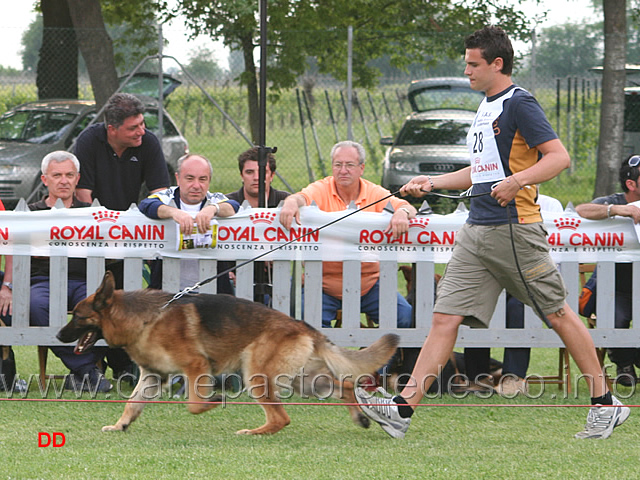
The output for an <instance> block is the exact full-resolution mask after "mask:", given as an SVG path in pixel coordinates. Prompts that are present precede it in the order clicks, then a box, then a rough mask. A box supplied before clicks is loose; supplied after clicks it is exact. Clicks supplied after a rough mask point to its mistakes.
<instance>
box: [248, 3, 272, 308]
mask: <svg viewBox="0 0 640 480" xmlns="http://www.w3.org/2000/svg"><path fill="white" fill-rule="evenodd" d="M259 83H260V106H259V110H260V113H259V124H258V207H260V208H265V207H266V206H267V199H266V190H267V188H266V185H265V184H266V173H267V155H268V154H269V153H270V152H271V151H274V152H275V150H276V149H275V148H273V149H271V148H267V147H266V146H265V145H266V140H267V0H260V79H259ZM256 265H257V267H258V268H255V269H254V274H255V278H254V279H253V283H254V287H253V299H254V300H255V301H256V302H259V303H264V300H265V295H266V294H271V291H270V286H269V285H267V284H266V281H265V280H266V277H267V275H266V272H265V267H266V264H264V263H262V262H260V263H257V264H256Z"/></svg>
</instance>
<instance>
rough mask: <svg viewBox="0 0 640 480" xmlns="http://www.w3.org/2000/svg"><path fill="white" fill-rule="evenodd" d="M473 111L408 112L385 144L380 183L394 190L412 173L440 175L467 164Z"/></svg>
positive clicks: (407, 179) (406, 180)
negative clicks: (468, 134) (400, 125)
mask: <svg viewBox="0 0 640 480" xmlns="http://www.w3.org/2000/svg"><path fill="white" fill-rule="evenodd" d="M474 117H475V112H472V111H469V110H444V109H443V110H428V111H424V112H419V113H412V114H411V115H409V116H408V117H407V118H406V120H405V121H404V124H403V125H402V128H401V129H400V132H399V133H398V135H397V137H396V139H395V141H394V140H393V138H392V137H382V138H381V139H380V143H381V144H382V145H387V146H389V148H388V149H387V152H386V155H385V158H384V164H383V166H382V186H383V187H385V188H387V189H389V190H390V191H392V192H395V191H397V190H398V189H399V188H400V187H401V186H402V185H404V184H405V183H407V182H408V181H409V180H411V179H412V178H413V177H415V176H416V175H441V174H443V173H449V172H455V171H456V170H460V169H461V168H464V167H467V166H469V164H470V163H469V151H468V150H467V143H466V137H467V132H468V131H469V127H470V126H471V123H472V122H473V119H474Z"/></svg>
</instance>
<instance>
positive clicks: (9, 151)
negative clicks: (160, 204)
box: [0, 95, 189, 208]
mask: <svg viewBox="0 0 640 480" xmlns="http://www.w3.org/2000/svg"><path fill="white" fill-rule="evenodd" d="M138 96H139V98H140V99H141V100H142V102H143V103H144V104H145V107H146V112H145V114H144V115H145V122H146V125H147V128H148V129H149V130H151V131H152V132H154V133H156V134H158V132H159V128H158V102H157V101H156V100H155V99H154V98H151V97H146V96H142V95H138ZM95 115H96V106H95V102H94V101H93V100H44V101H39V102H30V103H25V104H22V105H18V106H17V107H15V108H13V109H11V110H9V111H8V112H6V113H5V114H4V115H2V116H0V200H2V202H3V203H4V204H5V206H6V207H7V208H13V206H14V205H15V204H16V203H17V202H18V200H19V199H20V198H24V199H26V200H27V201H29V202H32V201H36V200H38V199H39V197H38V187H40V185H41V183H40V163H41V162H42V158H43V157H44V156H45V155H46V154H47V153H49V152H52V151H54V150H69V148H70V147H71V145H72V144H73V141H74V139H75V138H76V137H77V136H78V135H79V134H80V132H81V131H82V130H83V129H84V128H85V127H86V126H87V125H88V124H89V122H90V121H91V120H92V119H93V118H94V117H95ZM162 123H163V127H164V128H163V133H162V150H163V152H164V155H165V158H166V160H167V168H168V170H169V174H170V178H171V179H173V172H174V171H175V168H176V164H177V161H178V159H179V158H180V157H181V156H182V155H184V154H185V153H188V151H189V146H188V143H187V140H186V139H185V138H184V137H183V136H182V135H181V134H180V132H179V131H178V128H177V127H176V125H175V123H174V121H173V120H172V119H171V117H170V116H169V114H168V113H167V112H166V111H164V110H163V122H162Z"/></svg>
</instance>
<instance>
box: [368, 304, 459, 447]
mask: <svg viewBox="0 0 640 480" xmlns="http://www.w3.org/2000/svg"><path fill="white" fill-rule="evenodd" d="M463 319H464V317H462V316H458V315H446V314H443V313H434V315H433V320H432V324H431V330H430V331H429V335H428V336H427V339H426V340H425V342H424V344H423V346H422V350H420V355H419V356H418V360H417V361H416V365H415V367H414V368H413V372H412V373H411V378H410V379H409V381H408V382H407V384H406V385H405V387H404V389H403V390H402V392H401V393H400V395H398V396H395V397H392V396H391V395H388V394H386V396H385V397H384V398H383V397H372V396H371V395H370V394H369V393H367V392H366V391H364V390H362V389H360V388H358V389H356V398H357V400H358V403H359V404H360V407H361V408H362V411H363V412H364V413H365V415H367V416H368V417H369V418H371V419H372V420H373V421H375V422H377V423H379V424H380V426H381V427H382V429H383V430H384V431H385V432H387V433H388V434H389V435H391V436H392V437H394V438H404V435H405V433H406V432H407V430H408V428H409V425H410V424H411V415H412V414H413V411H414V409H415V407H416V406H417V405H418V404H419V403H420V400H422V397H423V396H424V394H425V393H426V392H427V391H428V390H429V387H430V386H431V384H432V383H433V381H434V380H435V379H436V378H437V376H438V374H439V373H440V371H441V370H442V369H443V368H444V366H445V365H446V363H447V360H448V359H449V357H450V355H451V352H452V351H453V347H454V345H455V343H456V338H457V336H458V327H459V326H460V324H461V323H462V320H463ZM379 390H382V389H379ZM381 393H383V394H384V393H385V392H381Z"/></svg>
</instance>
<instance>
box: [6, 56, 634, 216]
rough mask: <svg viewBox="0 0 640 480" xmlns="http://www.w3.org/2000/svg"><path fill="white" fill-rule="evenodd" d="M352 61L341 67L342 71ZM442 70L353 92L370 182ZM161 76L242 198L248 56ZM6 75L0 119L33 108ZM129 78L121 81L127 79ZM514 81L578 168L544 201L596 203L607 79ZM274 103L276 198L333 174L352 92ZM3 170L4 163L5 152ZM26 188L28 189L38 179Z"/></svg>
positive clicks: (278, 96) (217, 171) (198, 143)
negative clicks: (422, 83)
mask: <svg viewBox="0 0 640 480" xmlns="http://www.w3.org/2000/svg"><path fill="white" fill-rule="evenodd" d="M177 60H178V61H179V62H180V63H181V64H182V65H187V66H188V65H189V64H190V61H189V58H188V54H187V53H185V58H177ZM346 61H347V59H346V58H345V64H346ZM443 64H446V68H444V67H442V66H437V67H434V68H424V67H422V66H412V68H410V69H409V72H408V73H403V72H399V71H397V70H394V69H393V68H391V67H389V66H388V62H387V63H386V64H385V63H384V62H381V65H382V66H381V68H380V71H381V76H380V79H379V83H378V86H377V87H375V88H373V89H370V90H365V89H361V88H354V89H353V98H352V131H353V139H354V140H356V141H358V142H360V143H362V144H363V145H364V146H365V148H366V150H367V156H368V158H367V166H366V168H365V177H366V178H367V179H369V180H372V181H374V182H376V183H379V182H380V180H381V176H382V168H383V162H384V157H385V151H386V149H387V148H389V147H388V146H383V145H381V144H380V139H381V138H382V137H385V136H395V135H396V134H397V133H398V131H399V129H400V127H401V125H402V124H403V122H404V120H405V118H406V116H407V115H408V114H410V113H411V107H410V105H409V103H408V101H407V89H408V86H409V84H410V82H411V81H413V80H418V79H423V78H429V77H435V76H443V75H448V76H458V77H462V76H463V75H462V72H463V70H464V63H463V62H462V60H461V59H460V60H458V61H451V60H446V61H445V60H444V59H443ZM163 66H164V69H165V71H169V72H170V73H171V74H172V75H173V76H174V77H176V78H178V79H179V80H180V81H181V82H182V84H181V85H180V86H179V87H178V88H177V89H176V90H175V91H174V92H173V93H171V95H170V96H169V97H167V99H166V100H165V109H166V111H167V112H168V113H169V115H170V117H171V118H172V119H173V122H174V123H175V125H176V127H177V128H178V130H179V131H180V132H181V133H182V135H183V136H184V137H185V138H186V139H187V140H188V143H189V149H190V151H191V152H193V153H199V154H202V155H204V156H206V157H207V158H209V159H210V160H211V162H212V164H213V169H214V178H213V181H212V186H211V188H212V190H215V191H221V192H224V193H228V192H232V191H234V190H237V189H238V188H239V186H240V185H241V179H240V175H239V171H238V166H237V157H238V155H239V154H240V153H241V152H242V151H244V150H246V149H247V148H248V147H249V143H248V141H247V138H250V137H251V134H250V127H249V112H248V100H247V88H246V87H245V86H242V85H240V84H239V82H238V81H237V75H238V73H239V72H241V71H242V70H243V69H244V67H243V65H242V56H241V55H239V54H237V52H234V53H232V54H231V55H230V57H229V68H228V70H223V69H219V71H216V73H215V75H214V76H213V77H211V76H208V75H207V74H200V73H198V71H197V69H195V70H194V71H193V73H192V72H189V73H192V74H191V75H186V74H185V73H184V72H183V71H182V70H181V68H180V66H179V65H178V64H175V62H172V60H171V59H165V60H163ZM78 68H79V72H80V73H79V74H78V85H79V97H80V98H85V99H92V98H93V95H92V93H91V86H90V83H89V81H88V79H87V75H86V73H84V72H85V70H84V67H83V66H82V62H79V67H78ZM153 68H154V63H153V62H150V63H149V66H148V67H145V68H144V69H145V70H147V71H153ZM187 69H188V67H187ZM3 73H4V74H3V75H1V76H0V113H3V112H6V111H8V110H10V109H12V108H13V107H15V106H16V105H19V104H21V103H24V102H28V101H34V100H37V98H38V90H37V87H36V75H35V73H33V72H31V71H29V72H18V73H15V74H7V73H6V71H5V72H3ZM73 73H74V74H75V72H73ZM126 73H128V72H124V71H123V72H119V74H121V75H125V74H126ZM267 75H268V72H267ZM192 77H193V79H194V80H195V83H194V81H193V80H192ZM513 79H514V81H515V82H516V83H517V84H519V85H520V86H522V87H523V88H525V89H527V90H529V91H531V92H532V93H534V94H535V96H536V97H537V99H538V101H539V102H540V104H541V105H542V107H543V108H544V110H545V112H546V114H547V116H548V118H549V120H550V122H551V124H552V125H553V127H554V128H555V129H556V131H557V132H558V134H559V136H560V138H561V139H562V141H563V142H564V144H565V146H566V147H567V149H568V150H569V153H570V154H571V157H572V160H573V162H572V166H571V168H570V169H569V170H568V171H566V172H563V173H562V174H561V175H560V176H559V177H558V178H557V179H554V180H552V181H550V182H548V183H547V184H545V185H543V186H542V187H541V191H542V193H545V194H547V195H551V196H554V197H556V198H558V199H559V200H560V201H561V202H562V203H563V205H566V204H567V203H568V202H570V201H571V202H573V203H574V204H578V203H582V202H586V201H589V200H591V198H592V195H593V189H594V183H595V171H596V152H597V142H598V135H599V116H600V100H601V94H600V88H601V76H600V75H599V74H597V73H590V72H585V73H584V76H581V77H569V78H566V77H565V78H554V77H553V76H552V75H548V76H545V72H535V75H533V74H531V73H526V74H522V75H519V74H518V72H517V71H516V73H515V74H514V77H513ZM202 88H204V89H205V90H206V92H207V95H205V94H204V93H203V91H202ZM269 93H270V95H269V99H268V101H267V112H266V132H267V133H266V143H267V146H270V147H273V146H277V148H278V151H277V154H276V158H277V174H278V176H277V178H276V179H274V184H273V185H274V187H275V188H278V189H283V190H289V191H298V190H300V189H301V188H302V187H304V186H306V185H307V184H308V183H310V182H312V181H314V180H316V179H319V178H321V177H324V176H325V175H329V174H330V173H331V168H330V167H331V162H330V158H329V152H330V150H331V147H332V146H333V144H334V143H335V142H337V141H340V140H344V139H346V138H347V101H348V100H347V87H346V85H345V83H344V82H342V81H338V80H336V79H335V78H332V77H330V76H327V75H321V74H319V73H317V71H316V70H315V69H310V71H309V72H308V73H306V74H305V75H303V76H302V77H301V78H299V81H298V84H297V86H296V87H295V88H291V89H288V90H283V91H280V92H269ZM211 98H213V99H215V102H216V103H217V104H218V106H219V107H220V108H221V109H222V110H224V111H225V112H226V114H227V115H228V116H229V117H230V118H232V119H233V121H234V122H235V124H237V125H238V126H239V128H240V129H241V130H242V131H243V132H244V135H242V134H240V133H239V132H238V131H237V130H236V129H235V128H234V126H233V125H232V123H231V122H230V121H229V120H228V118H226V117H225V115H223V114H222V113H221V112H220V110H219V109H218V108H217V107H216V106H215V105H214V104H213V102H211ZM639 98H640V97H639ZM638 105H639V106H640V102H639V103H638ZM629 122H631V121H630V120H629V121H628V122H627V123H628V124H631V123H633V122H631V123H629ZM636 123H637V124H640V122H638V121H636V122H635V123H634V125H635V124H636ZM637 130H640V128H638V129H637ZM0 133H1V132H0ZM0 162H4V160H2V150H0ZM4 168H9V167H4ZM25 181H28V182H31V181H33V179H32V178H29V179H25ZM1 183H2V172H1V171H0V184H1ZM441 213H446V212H441Z"/></svg>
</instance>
